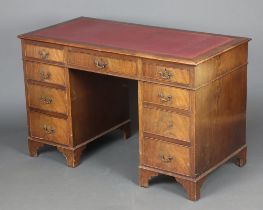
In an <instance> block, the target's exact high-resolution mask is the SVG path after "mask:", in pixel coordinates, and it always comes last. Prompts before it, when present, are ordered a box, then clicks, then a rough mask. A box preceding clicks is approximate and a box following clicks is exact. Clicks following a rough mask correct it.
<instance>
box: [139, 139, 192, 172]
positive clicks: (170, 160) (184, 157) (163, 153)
mask: <svg viewBox="0 0 263 210" xmlns="http://www.w3.org/2000/svg"><path fill="white" fill-rule="evenodd" d="M142 157H143V158H142V164H143V165H146V166H150V167H154V168H159V169H162V170H165V171H169V172H173V173H179V174H183V175H190V149H189V148H188V147H183V146H180V145H177V144H173V143H169V142H165V141H160V140H154V139H147V138H146V139H143V155H142Z"/></svg>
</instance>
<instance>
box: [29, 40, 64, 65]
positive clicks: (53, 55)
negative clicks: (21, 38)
mask: <svg viewBox="0 0 263 210" xmlns="http://www.w3.org/2000/svg"><path fill="white" fill-rule="evenodd" d="M24 56H25V57H29V58H36V59H40V60H42V61H55V62H59V63H64V51H63V49H62V48H56V47H55V46H54V47H50V46H45V45H43V44H42V43H41V44H38V43H26V44H25V45H24Z"/></svg>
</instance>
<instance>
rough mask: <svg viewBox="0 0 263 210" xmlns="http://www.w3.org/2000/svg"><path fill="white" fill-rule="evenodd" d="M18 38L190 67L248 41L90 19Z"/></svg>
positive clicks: (73, 21) (56, 26) (246, 39)
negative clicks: (169, 61) (182, 63)
mask: <svg viewBox="0 0 263 210" xmlns="http://www.w3.org/2000/svg"><path fill="white" fill-rule="evenodd" d="M19 38H22V39H30V40H38V41H46V42H50V43H57V44H65V45H70V46H77V47H83V48H88V49H94V48H95V49H97V50H106V51H110V52H115V53H116V52H117V53H124V54H129V55H139V56H142V57H148V58H157V59H159V58H160V59H164V58H172V59H173V58H174V59H176V61H182V62H185V63H188V64H197V63H198V62H200V61H202V60H204V59H208V58H210V57H211V56H215V55H216V54H217V53H219V52H222V51H223V50H227V49H229V48H231V47H234V46H237V45H239V44H241V43H243V42H245V41H248V40H249V39H248V38H242V37H233V36H225V35H217V34H209V33H201V32H192V31H185V30H178V29H169V28H161V27H154V26H144V25H138V24H131V23H123V22H116V21H109V20H100V19H94V18H87V17H79V18H76V19H73V20H70V21H67V22H64V23H60V24H57V25H54V26H50V27H47V28H44V29H40V30H37V31H33V32H30V33H27V34H23V35H20V36H19Z"/></svg>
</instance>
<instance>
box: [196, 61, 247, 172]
mask: <svg viewBox="0 0 263 210" xmlns="http://www.w3.org/2000/svg"><path fill="white" fill-rule="evenodd" d="M246 73H247V72H246V66H244V67H242V68H240V69H238V70H236V71H234V72H232V73H230V74H228V75H226V76H225V77H223V78H221V79H219V80H216V81H214V82H213V83H212V84H210V85H209V86H205V87H202V88H200V89H198V90H197V91H196V96H195V97H196V100H195V101H196V102H195V103H196V111H195V112H196V114H195V115H196V118H195V123H196V124H195V146H196V151H195V152H196V154H195V156H196V174H201V173H203V172H204V171H206V170H208V169H209V168H211V167H213V166H215V165H216V164H217V163H219V162H220V161H222V160H223V159H224V158H226V157H227V156H229V155H230V154H231V153H233V152H235V151H236V150H237V149H239V148H241V147H242V146H243V145H245V136H246V88H247V86H246V84H247V77H246Z"/></svg>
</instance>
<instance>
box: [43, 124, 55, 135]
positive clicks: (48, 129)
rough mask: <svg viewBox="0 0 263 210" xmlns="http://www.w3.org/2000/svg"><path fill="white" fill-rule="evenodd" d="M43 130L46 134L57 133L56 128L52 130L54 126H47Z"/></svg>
mask: <svg viewBox="0 0 263 210" xmlns="http://www.w3.org/2000/svg"><path fill="white" fill-rule="evenodd" d="M43 130H44V131H45V133H46V134H54V133H55V132H56V130H55V128H52V126H50V125H46V124H45V125H44V126H43Z"/></svg>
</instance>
